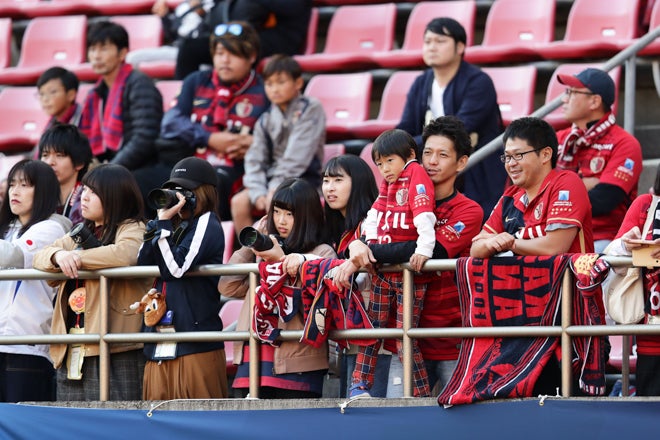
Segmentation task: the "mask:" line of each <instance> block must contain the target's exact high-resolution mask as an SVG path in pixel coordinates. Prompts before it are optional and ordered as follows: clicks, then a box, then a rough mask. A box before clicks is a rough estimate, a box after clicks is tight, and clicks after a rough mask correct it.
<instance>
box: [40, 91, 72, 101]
mask: <svg viewBox="0 0 660 440" xmlns="http://www.w3.org/2000/svg"><path fill="white" fill-rule="evenodd" d="M63 91H65V90H64V89H55V90H48V91H46V92H35V93H34V96H35V98H37V99H39V100H44V99H46V98H52V97H53V96H57V95H59V94H60V93H62V92H63Z"/></svg>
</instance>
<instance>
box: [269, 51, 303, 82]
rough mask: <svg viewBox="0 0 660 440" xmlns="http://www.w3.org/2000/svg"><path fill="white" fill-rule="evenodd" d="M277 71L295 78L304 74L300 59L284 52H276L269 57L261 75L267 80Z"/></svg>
mask: <svg viewBox="0 0 660 440" xmlns="http://www.w3.org/2000/svg"><path fill="white" fill-rule="evenodd" d="M276 73H286V74H288V75H289V76H291V78H293V79H298V78H300V77H301V76H302V69H301V68H300V64H298V61H296V60H294V59H293V57H290V56H289V55H284V54H276V55H273V56H272V57H270V58H269V59H268V62H266V65H265V66H264V70H263V72H262V73H261V77H262V78H263V79H264V80H266V79H268V78H270V77H271V76H273V75H275V74H276Z"/></svg>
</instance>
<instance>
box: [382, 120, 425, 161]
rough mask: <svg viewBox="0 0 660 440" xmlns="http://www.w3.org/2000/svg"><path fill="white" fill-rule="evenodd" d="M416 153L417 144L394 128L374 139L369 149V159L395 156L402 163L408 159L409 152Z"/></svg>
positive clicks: (401, 131)
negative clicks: (401, 160)
mask: <svg viewBox="0 0 660 440" xmlns="http://www.w3.org/2000/svg"><path fill="white" fill-rule="evenodd" d="M411 151H412V152H413V153H415V154H416V153H417V143H416V142H415V139H413V137H412V136H410V134H408V133H407V132H405V131H403V130H400V129H398V128H395V129H393V130H387V131H384V132H382V133H381V134H380V136H378V137H377V138H376V140H375V141H374V145H373V147H372V148H371V159H373V161H374V162H375V161H376V159H378V158H379V157H382V156H390V155H392V154H396V155H397V156H399V157H400V158H402V159H403V160H404V161H407V160H408V159H410V152H411Z"/></svg>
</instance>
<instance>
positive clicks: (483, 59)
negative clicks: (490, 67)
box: [465, 0, 555, 64]
mask: <svg viewBox="0 0 660 440" xmlns="http://www.w3.org/2000/svg"><path fill="white" fill-rule="evenodd" d="M554 31H555V0H534V1H529V0H497V1H496V2H494V3H493V4H492V5H491V7H490V10H489V11H488V18H487V19H486V27H485V29H484V39H483V42H482V43H481V45H478V46H472V47H468V48H466V50H465V60H466V61H468V62H471V63H477V64H485V63H502V62H519V61H531V60H537V59H540V58H541V56H540V54H539V53H538V52H537V51H536V49H535V47H536V45H537V44H539V43H550V42H551V41H552V40H553V38H554Z"/></svg>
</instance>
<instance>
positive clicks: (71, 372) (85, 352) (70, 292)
mask: <svg viewBox="0 0 660 440" xmlns="http://www.w3.org/2000/svg"><path fill="white" fill-rule="evenodd" d="M82 183H83V185H84V186H83V192H82V215H83V217H84V218H85V221H84V226H85V227H86V228H87V231H88V232H89V233H90V235H91V237H90V238H89V239H88V240H85V241H84V242H83V243H81V244H80V245H79V244H78V243H77V242H76V241H75V240H74V239H73V237H71V236H70V235H65V236H63V237H61V238H59V239H57V240H56V241H55V242H54V243H53V244H51V245H49V246H46V247H45V248H44V249H42V250H41V251H39V252H38V253H37V255H35V257H34V263H33V264H34V268H35V269H39V270H45V271H48V272H62V273H63V274H64V275H66V276H67V277H68V278H69V279H68V280H64V281H59V280H58V281H56V282H55V283H56V285H57V286H59V288H58V292H57V297H56V299H55V311H54V314H53V325H52V333H53V334H55V335H63V334H67V333H73V334H80V333H89V334H95V333H99V330H100V324H101V319H102V318H101V314H102V313H107V314H108V327H109V329H108V330H109V332H110V333H137V332H139V331H140V328H141V326H142V316H141V315H138V314H136V313H134V312H133V311H131V310H130V309H129V306H130V305H131V304H133V303H134V302H137V301H140V299H141V298H142V296H143V295H144V293H145V292H146V291H147V290H148V289H149V287H150V286H151V285H152V283H153V279H144V278H114V279H110V280H108V303H109V310H100V307H101V303H100V301H101V298H100V294H101V293H100V283H99V280H98V279H89V280H80V279H78V271H79V270H98V269H107V268H111V267H125V266H133V265H135V264H136V262H137V255H138V250H139V248H140V246H141V245H142V238H143V235H144V230H145V226H144V222H143V220H142V219H143V217H142V211H143V203H142V198H141V197H140V192H139V190H138V187H137V184H136V183H135V179H134V178H133V176H132V174H131V173H130V172H129V171H128V170H127V169H126V168H124V167H122V166H120V165H114V164H103V165H99V166H98V167H96V168H94V169H93V170H92V171H90V172H89V173H87V174H86V175H85V177H83V180H82ZM83 235H84V234H83ZM94 238H96V240H94ZM110 352H111V355H110V399H111V400H139V399H141V398H142V375H143V370H144V363H145V359H144V355H143V354H142V343H137V342H128V343H120V344H111V345H110ZM50 355H51V358H52V359H53V364H54V366H55V368H56V369H57V400H62V401H75V400H99V357H98V356H99V346H98V344H82V345H81V344H72V345H64V344H53V345H51V347H50Z"/></svg>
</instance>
